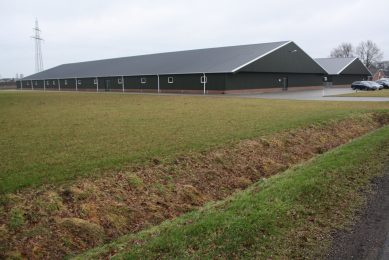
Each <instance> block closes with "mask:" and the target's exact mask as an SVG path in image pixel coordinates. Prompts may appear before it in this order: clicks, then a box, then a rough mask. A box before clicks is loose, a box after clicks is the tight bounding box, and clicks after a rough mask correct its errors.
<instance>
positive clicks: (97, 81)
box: [95, 78, 99, 92]
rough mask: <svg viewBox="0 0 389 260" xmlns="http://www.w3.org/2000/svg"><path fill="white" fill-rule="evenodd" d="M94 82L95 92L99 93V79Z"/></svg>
mask: <svg viewBox="0 0 389 260" xmlns="http://www.w3.org/2000/svg"><path fill="white" fill-rule="evenodd" d="M95 80H96V92H99V78H95Z"/></svg>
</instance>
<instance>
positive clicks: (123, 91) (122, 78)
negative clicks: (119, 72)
mask: <svg viewBox="0 0 389 260" xmlns="http://www.w3.org/2000/svg"><path fill="white" fill-rule="evenodd" d="M122 87H123V93H124V76H122Z"/></svg>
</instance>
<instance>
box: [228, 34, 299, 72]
mask: <svg viewBox="0 0 389 260" xmlns="http://www.w3.org/2000/svg"><path fill="white" fill-rule="evenodd" d="M291 42H292V41H288V42H286V43H284V44H282V45H280V46H278V47H276V48H274V49H272V50H270V51H268V52H266V53H264V54H262V55H261V56H259V57H256V58H255V59H252V60H251V61H249V62H246V63H245V64H243V65H241V66H239V67H237V68H235V69H233V70H232V72H233V73H234V72H236V71H238V70H240V69H241V68H243V67H246V66H247V65H249V64H251V63H253V62H256V61H257V60H259V59H262V58H263V57H265V56H267V55H269V54H270V53H272V52H275V51H276V50H278V49H280V48H282V47H284V46H285V45H288V44H289V43H291Z"/></svg>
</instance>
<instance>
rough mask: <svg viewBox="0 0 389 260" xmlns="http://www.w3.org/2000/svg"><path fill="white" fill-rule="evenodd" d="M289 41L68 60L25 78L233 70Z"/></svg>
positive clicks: (225, 71)
mask: <svg viewBox="0 0 389 260" xmlns="http://www.w3.org/2000/svg"><path fill="white" fill-rule="evenodd" d="M288 43H291V42H290V41H282V42H269V43H260V44H251V45H241V46H230V47H220V48H209V49H199V50H189V51H178V52H168V53H158V54H149V55H140V56H132V57H123V58H114V59H106V60H96V61H87V62H79V63H69V64H64V65H60V66H57V67H54V68H51V69H48V70H45V71H42V72H39V73H36V74H33V75H31V76H28V77H25V78H24V80H38V79H57V78H88V77H108V76H136V75H157V74H159V75H164V74H165V75H166V74H194V73H231V72H235V71H237V70H239V69H240V68H242V67H244V66H245V65H247V64H250V63H251V62H254V61H256V60H258V59H260V58H261V57H263V56H266V55H267V54H269V53H271V52H273V51H275V50H277V49H279V48H281V47H283V46H285V45H287V44H288Z"/></svg>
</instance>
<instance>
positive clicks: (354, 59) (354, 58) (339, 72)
mask: <svg viewBox="0 0 389 260" xmlns="http://www.w3.org/2000/svg"><path fill="white" fill-rule="evenodd" d="M356 59H358V58H354V59H353V60H352V61H350V62H349V63H348V64H347V65H346V66H344V67H343V68H342V69H341V70H340V71H338V73H336V74H337V75H339V74H340V73H341V72H342V71H344V70H345V69H346V68H347V67H348V66H350V64H351V63H353V62H354V61H355V60H356Z"/></svg>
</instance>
